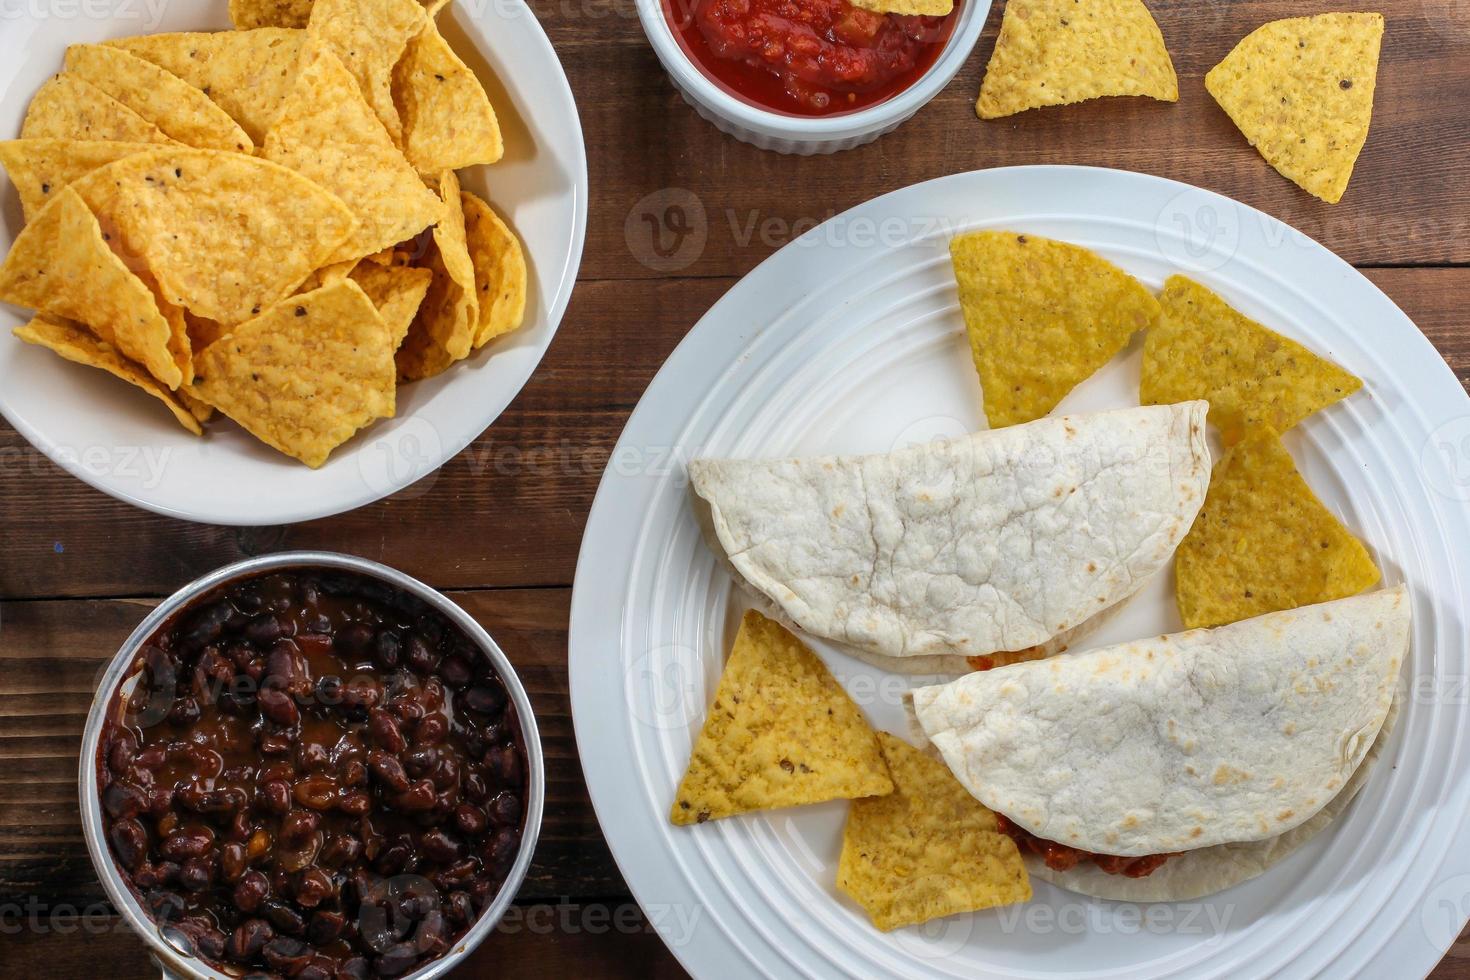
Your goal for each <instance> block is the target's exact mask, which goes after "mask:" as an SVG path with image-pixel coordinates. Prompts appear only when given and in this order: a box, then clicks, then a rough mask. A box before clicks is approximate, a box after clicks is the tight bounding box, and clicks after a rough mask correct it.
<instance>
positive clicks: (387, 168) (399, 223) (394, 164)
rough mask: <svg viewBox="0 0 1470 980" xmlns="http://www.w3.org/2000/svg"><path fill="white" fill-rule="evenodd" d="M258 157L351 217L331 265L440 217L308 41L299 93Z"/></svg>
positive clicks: (369, 114) (333, 67) (348, 86)
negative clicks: (309, 183)
mask: <svg viewBox="0 0 1470 980" xmlns="http://www.w3.org/2000/svg"><path fill="white" fill-rule="evenodd" d="M263 155H264V156H265V158H266V159H267V160H271V161H274V162H275V163H279V164H281V165H282V166H285V167H290V168H291V169H292V170H294V171H296V172H297V173H299V174H301V175H302V176H304V177H307V178H310V179H311V180H314V181H316V182H317V183H319V184H321V185H322V186H323V187H325V188H326V189H327V190H329V191H331V192H332V193H333V194H336V195H337V196H338V197H339V198H341V199H342V202H343V203H344V204H346V205H347V207H348V208H349V209H351V211H352V213H353V215H355V216H356V218H357V227H356V228H355V229H354V230H353V232H352V234H351V235H350V236H348V238H347V240H346V241H344V242H343V243H342V244H341V245H340V246H338V247H337V250H336V251H335V252H334V253H333V254H332V257H331V258H330V259H329V261H334V262H340V261H344V260H356V259H358V258H360V257H361V256H364V255H367V254H368V253H370V252H378V251H381V250H382V249H384V248H389V247H391V246H392V245H393V244H394V243H396V242H401V241H403V240H404V239H405V238H412V237H413V236H414V235H417V234H418V233H419V232H421V231H423V230H424V229H425V228H427V227H429V226H430V225H432V224H434V223H436V222H437V221H439V220H440V219H441V218H442V217H443V216H444V212H445V206H444V202H443V201H441V200H440V199H439V196H438V195H437V194H435V193H434V192H433V191H431V190H429V189H428V188H427V187H425V186H424V182H423V181H422V180H420V179H419V176H418V174H417V173H416V172H415V171H414V169H413V168H412V167H410V166H409V165H408V161H407V160H405V159H404V158H403V154H402V153H400V152H399V151H398V148H397V147H396V146H394V145H393V141H392V140H391V139H389V138H388V133H387V131H386V130H384V129H383V126H382V124H381V123H379V122H378V119H377V117H376V116H375V115H373V110H372V109H371V107H369V106H368V104H367V103H366V102H364V101H363V99H362V93H361V92H360V91H359V90H358V87H357V82H355V81H353V78H352V75H351V73H350V72H348V70H347V68H346V66H345V65H343V64H342V61H341V60H340V59H339V58H338V57H337V56H336V55H335V54H334V53H333V52H332V48H331V47H330V46H329V45H327V44H325V43H324V42H322V41H319V40H316V39H313V40H311V41H308V42H307V45H306V48H305V49H304V50H303V51H302V53H301V68H300V70H299V71H298V72H297V74H296V87H295V88H294V89H293V90H292V93H291V97H290V98H289V99H287V100H286V106H285V108H284V109H283V110H282V113H281V117H280V119H278V120H277V121H276V125H275V126H274V127H272V128H271V131H270V133H269V134H268V135H267V136H266V138H265V147H264V150H263ZM343 274H344V275H345V274H346V270H344V271H343Z"/></svg>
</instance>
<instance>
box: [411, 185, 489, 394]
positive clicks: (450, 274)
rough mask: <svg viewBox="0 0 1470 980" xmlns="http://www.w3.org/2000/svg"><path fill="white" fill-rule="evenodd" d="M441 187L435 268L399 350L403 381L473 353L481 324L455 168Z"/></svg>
mask: <svg viewBox="0 0 1470 980" xmlns="http://www.w3.org/2000/svg"><path fill="white" fill-rule="evenodd" d="M439 188H440V190H439V196H440V197H441V198H442V199H443V201H444V203H445V204H447V205H449V207H448V208H447V209H446V214H445V217H444V220H443V221H441V222H439V223H438V224H437V225H435V226H434V249H433V251H432V252H431V253H430V254H429V256H428V262H427V267H428V268H429V269H430V270H432V271H433V273H434V279H433V281H432V282H431V283H430V284H429V293H428V295H427V296H425V297H424V303H423V306H421V307H419V315H418V317H417V318H416V319H415V320H414V323H413V326H412V327H411V328H410V329H409V331H408V337H407V338H406V339H405V340H404V342H403V346H402V347H400V348H399V349H398V377H399V380H401V381H417V380H420V379H423V378H431V377H433V376H434V375H436V374H439V373H440V372H442V371H443V370H444V369H445V368H447V367H449V365H451V364H453V363H454V362H455V361H458V360H462V359H463V358H466V357H468V356H469V353H470V347H471V345H472V344H473V343H474V339H475V336H476V334H477V333H478V332H479V327H480V305H479V301H478V299H477V297H476V293H475V264H474V261H473V260H472V259H471V258H470V253H469V246H468V243H467V241H466V237H465V222H464V210H463V203H462V199H461V198H460V192H459V178H458V177H457V176H455V174H454V171H452V170H446V171H444V173H442V174H441V175H440V176H439Z"/></svg>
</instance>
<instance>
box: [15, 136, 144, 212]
mask: <svg viewBox="0 0 1470 980" xmlns="http://www.w3.org/2000/svg"><path fill="white" fill-rule="evenodd" d="M156 149H158V144H157V143H122V142H118V141H116V140H57V139H30V140H6V141H4V142H0V167H4V168H5V171H6V172H7V173H8V174H10V181H11V183H13V184H14V185H15V189H16V192H17V193H19V194H20V208H21V211H22V212H23V213H24V214H25V219H26V220H27V221H33V220H35V217H36V215H37V214H39V213H40V211H41V209H42V208H44V207H45V206H46V204H47V202H49V201H50V200H51V198H52V196H53V195H54V194H56V192H57V191H59V190H61V189H62V188H63V187H65V186H67V185H68V184H70V183H71V182H72V181H74V180H76V179H78V178H79V177H82V176H83V175H85V174H89V173H91V172H92V171H93V170H96V169H97V168H98V167H105V166H107V164H109V163H113V162H115V161H117V160H121V159H122V158H123V157H125V156H130V155H132V154H134V153H142V152H143V151H144V150H156Z"/></svg>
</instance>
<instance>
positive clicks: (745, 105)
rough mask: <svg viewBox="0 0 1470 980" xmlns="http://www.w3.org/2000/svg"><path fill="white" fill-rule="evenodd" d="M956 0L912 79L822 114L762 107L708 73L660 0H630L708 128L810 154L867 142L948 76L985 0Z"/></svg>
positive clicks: (975, 36)
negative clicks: (938, 45) (944, 35)
mask: <svg viewBox="0 0 1470 980" xmlns="http://www.w3.org/2000/svg"><path fill="white" fill-rule="evenodd" d="M864 5H866V4H864ZM956 6H957V7H958V8H959V9H958V10H957V11H956V12H955V13H954V16H955V17H956V21H955V23H954V26H953V30H952V32H951V33H950V36H949V40H948V41H947V42H946V44H945V46H944V49H943V50H942V51H941V52H940V53H939V55H938V57H937V58H936V59H935V60H934V62H933V64H931V65H930V66H929V68H928V70H927V71H925V72H924V73H923V74H922V75H920V76H919V77H918V78H917V79H916V80H915V81H914V82H913V83H912V84H910V85H908V86H907V87H906V88H904V89H902V90H901V91H899V92H897V93H896V94H894V95H893V96H891V97H890V98H887V99H885V100H884V101H881V102H878V103H877V104H875V105H872V106H869V107H867V108H863V109H858V110H856V111H853V112H846V113H840V114H835V115H825V116H807V115H792V114H789V113H785V112H777V111H774V110H771V109H767V108H763V107H761V106H759V105H756V104H755V103H753V102H751V101H748V100H746V99H744V98H742V97H740V96H738V95H736V94H734V93H733V92H732V90H731V89H730V88H728V87H727V86H725V85H724V84H722V83H720V82H718V81H716V80H714V79H713V78H711V77H710V75H709V74H707V73H706V72H705V71H704V70H703V69H701V68H700V66H699V65H698V64H696V62H695V60H694V58H693V57H691V55H690V52H689V50H688V48H687V47H686V46H685V44H684V43H683V42H682V41H681V40H680V38H679V37H677V36H676V34H675V31H674V29H673V28H672V27H671V26H670V24H669V16H670V15H669V12H668V11H666V10H665V9H664V0H638V19H639V21H640V22H641V23H642V25H643V32H644V33H645V34H647V35H648V41H649V43H650V44H651V45H653V50H654V53H655V54H657V55H658V60H659V61H660V62H661V63H662V64H663V66H664V70H665V71H666V72H668V75H669V81H671V82H672V83H673V85H674V88H675V89H676V90H677V91H678V92H679V94H680V95H681V96H683V98H684V101H685V102H688V103H689V105H690V106H691V107H693V109H694V111H695V112H697V113H699V115H700V116H702V117H703V118H704V119H705V120H707V121H708V122H710V123H712V124H714V126H715V128H717V129H719V130H720V131H721V132H724V133H728V134H729V135H731V136H733V137H735V138H736V139H738V140H741V141H743V142H746V143H750V144H752V145H754V146H758V147H760V148H761V149H763V150H774V151H776V152H778V153H792V154H799V155H810V154H817V153H837V152H840V151H842V150H850V149H854V148H855V147H859V146H862V145H864V144H866V143H871V142H872V141H873V140H875V139H877V138H878V137H880V136H883V135H884V134H886V133H890V132H892V131H893V130H895V129H897V128H898V127H899V126H901V125H902V124H903V123H905V122H907V121H908V120H909V118H910V117H912V116H913V115H914V113H916V112H918V111H919V110H920V109H922V108H923V107H924V106H925V105H927V104H928V103H929V100H931V99H933V98H934V96H936V95H938V94H939V93H940V92H941V91H942V90H943V89H944V87H945V86H946V85H948V84H949V83H950V81H951V80H952V79H953V78H954V76H955V75H956V74H957V73H958V72H959V70H960V68H961V66H963V65H964V63H965V61H966V59H968V58H969V57H970V52H971V51H973V50H974V48H975V44H976V42H977V41H979V39H980V31H981V30H982V28H984V26H985V17H986V15H987V14H988V13H989V12H990V0H963V2H961V3H959V4H956Z"/></svg>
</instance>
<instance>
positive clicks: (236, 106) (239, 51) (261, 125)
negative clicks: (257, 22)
mask: <svg viewBox="0 0 1470 980" xmlns="http://www.w3.org/2000/svg"><path fill="white" fill-rule="evenodd" d="M305 40H306V32H305V31H300V30H289V29H284V28H271V27H263V28H260V29H259V30H253V31H213V32H202V33H196V32H187V33H181V34H147V35H143V36H141V37H125V38H118V39H117V40H113V41H108V42H106V43H107V44H108V45H109V46H111V47H117V48H122V49H123V50H124V51H130V52H132V53H133V54H135V55H137V56H138V57H140V58H143V59H144V60H146V61H151V62H153V63H154V64H155V65H158V66H159V67H160V68H163V69H165V70H167V71H169V72H172V73H173V74H175V75H177V76H178V77H179V78H182V79H183V80H184V81H186V82H188V83H189V84H190V85H193V86H194V87H195V88H197V89H200V90H202V91H203V92H204V94H205V95H207V96H209V97H210V98H211V99H213V100H214V101H215V103H216V104H217V105H219V107H220V108H221V109H223V110H225V112H227V113H229V114H230V117H231V118H232V119H234V120H235V122H237V123H239V124H240V128H241V129H243V130H245V133H246V135H248V136H249V137H250V138H251V140H253V141H254V142H255V143H256V144H257V145H259V144H260V143H261V142H262V141H264V139H265V134H266V131H267V130H269V129H270V128H271V125H272V124H273V123H275V121H276V117H277V116H278V115H280V112H281V106H282V105H284V104H285V101H286V96H287V95H288V94H289V93H290V91H291V83H292V82H293V80H294V79H295V77H296V65H297V62H298V61H299V60H300V55H301V45H302V43H303V42H304V41H305Z"/></svg>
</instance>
